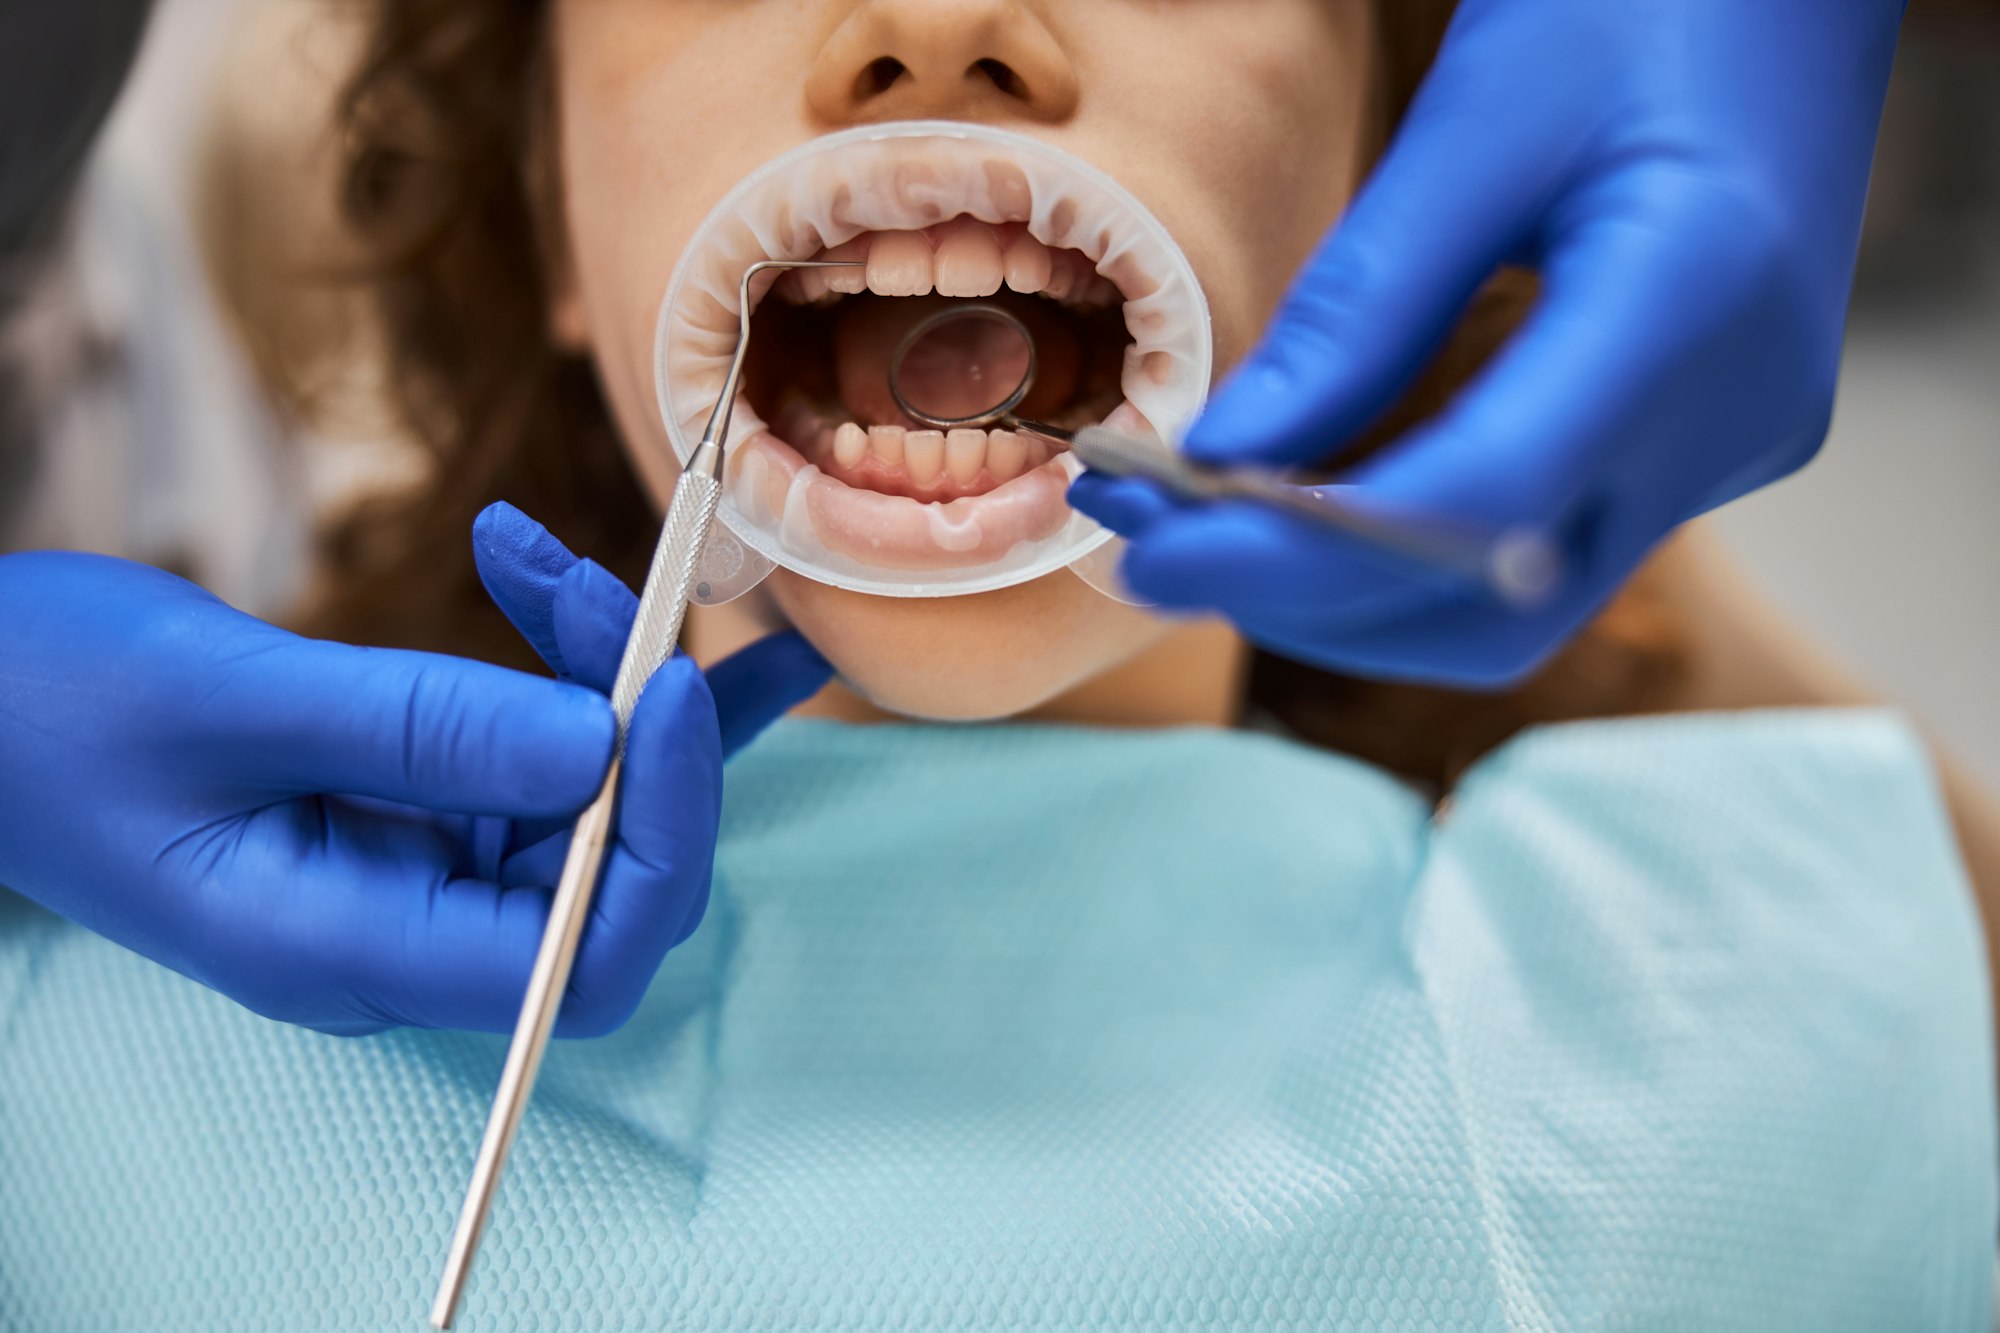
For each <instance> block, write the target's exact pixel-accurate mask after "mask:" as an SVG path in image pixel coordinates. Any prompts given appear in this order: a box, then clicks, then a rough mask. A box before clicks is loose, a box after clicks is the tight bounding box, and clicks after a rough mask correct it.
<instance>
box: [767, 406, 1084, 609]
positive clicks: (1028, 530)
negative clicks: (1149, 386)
mask: <svg viewBox="0 0 2000 1333" xmlns="http://www.w3.org/2000/svg"><path fill="white" fill-rule="evenodd" d="M1121 410H1122V409H1121ZM1114 415H1115V414H1114ZM1065 456H1066V455H1059V456H1058V457H1056V458H1053V459H1051V460H1050V461H1048V462H1047V463H1044V464H1043V465H1042V466H1040V467H1038V468H1036V469H1034V470H1033V471H1032V472H1027V473H1024V474H1022V475H1021V476H1018V477H1016V478H1014V479H1013V480H1012V481H1009V482H1007V483H1005V484H1004V485H1000V486H996V487H994V488H993V489H992V490H990V491H987V492H986V493H985V494H983V495H969V496H965V497H963V498H962V499H957V500H951V501H947V502H944V503H936V502H932V503H925V502H921V501H917V500H912V499H909V498H908V497H906V496H901V495H883V494H881V493H880V492H877V491H866V490H862V489H860V488H859V487H855V486H849V485H846V484H845V483H843V482H840V481H836V480H835V479H834V478H832V477H829V476H827V475H826V474H825V473H823V472H821V471H820V470H819V469H818V468H812V475H811V477H810V478H809V479H808V480H807V481H806V482H805V483H804V487H803V490H802V493H801V494H800V495H799V496H797V497H794V496H793V494H792V492H793V487H794V486H795V485H797V484H798V478H799V475H800V473H802V472H804V471H805V470H806V469H807V468H808V467H809V466H810V465H809V464H807V462H806V460H805V459H804V458H803V457H801V456H800V454H799V452H798V451H797V450H796V449H794V448H792V446H791V445H789V444H786V443H785V442H784V441H783V440H781V439H779V438H778V437H777V436H776V435H773V434H772V433H771V432H770V431H768V430H760V431H758V432H756V433H755V434H754V435H751V436H750V437H748V438H747V439H745V440H744V441H743V443H742V444H740V445H738V446H737V447H736V449H735V451H734V455H733V457H732V458H731V460H730V470H731V472H732V474H737V476H738V477H739V478H747V480H748V481H749V484H751V485H753V486H755V487H756V488H757V491H758V492H759V494H758V497H757V498H758V499H760V500H761V501H762V502H763V504H764V506H765V507H766V509H767V511H768V512H770V513H774V514H783V513H786V512H787V506H788V504H793V505H796V504H801V503H802V504H803V506H804V515H805V517H806V519H807V520H808V521H809V522H810V523H811V524H812V528H813V532H814V534H815V535H816V536H817V537H818V538H819V540H820V541H821V542H822V543H824V544H825V545H826V547H827V549H829V550H831V551H833V552H835V553H836V554H839V555H842V556H846V557H847V558H848V559H851V560H854V561H856V562H857V563H860V564H863V565H869V566H873V567H875V568H878V569H884V570H900V571H909V572H929V573H934V572H936V571H939V570H946V569H966V568H970V567H972V566H976V565H985V564H991V563H993V562H994V561H996V560H999V559H1001V558H1002V557H1003V556H1005V555H1006V554H1007V553H1008V552H1009V551H1011V550H1013V549H1014V548H1015V547H1016V546H1018V545H1020V544H1021V543H1022V542H1032V541H1042V540H1045V539H1047V538H1049V537H1053V536H1054V535H1055V534H1056V533H1057V532H1058V531H1060V530H1061V528H1062V527H1063V525H1064V524H1065V523H1067V522H1068V521H1069V519H1070V509H1069V506H1068V504H1067V503H1066V502H1065V501H1064V495H1065V493H1066V492H1067V491H1068V489H1069V474H1068V472H1066V471H1065V470H1064V467H1063V462H1062V459H1063V457H1065ZM738 469H742V470H743V471H742V473H740V474H739V473H738ZM733 484H742V482H741V480H737V481H735V482H734V483H733Z"/></svg>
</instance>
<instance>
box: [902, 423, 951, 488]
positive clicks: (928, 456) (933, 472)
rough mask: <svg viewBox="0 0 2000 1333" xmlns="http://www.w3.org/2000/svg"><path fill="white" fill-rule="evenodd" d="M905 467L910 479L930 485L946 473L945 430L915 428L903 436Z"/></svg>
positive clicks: (919, 483)
mask: <svg viewBox="0 0 2000 1333" xmlns="http://www.w3.org/2000/svg"><path fill="white" fill-rule="evenodd" d="M903 468H904V470H905V471H907V472H908V473H909V474H910V480H912V481H914V482H916V483H917V485H919V486H929V485H931V484H932V483H934V482H935V481H937V479H938V478H939V477H942V476H943V475H944V432H943V431H941V430H913V431H910V432H909V433H908V434H906V435H905V436H904V437H903Z"/></svg>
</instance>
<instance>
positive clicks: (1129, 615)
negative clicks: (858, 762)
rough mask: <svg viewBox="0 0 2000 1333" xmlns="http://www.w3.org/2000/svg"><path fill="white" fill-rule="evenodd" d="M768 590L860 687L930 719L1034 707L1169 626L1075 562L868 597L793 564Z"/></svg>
mask: <svg viewBox="0 0 2000 1333" xmlns="http://www.w3.org/2000/svg"><path fill="white" fill-rule="evenodd" d="M768 586H769V588H770V592H771V595H772V599H773V601H774V602H775V603H776V604H777V606H778V609H779V610H780V611H781V612H782V613H783V615H784V617H785V619H786V620H788V621H790V622H791V623H792V624H793V625H794V626H796V627H797V628H798V629H799V630H800V632H802V633H803V634H804V635H805V636H806V637H807V638H808V639H810V640H812V642H813V645H814V646H815V647H817V648H818V649H819V650H820V652H822V653H824V654H825V655H826V658H827V660H828V661H830V662H832V663H833V665H834V667H835V669H836V670H837V671H839V673H840V676H841V679H842V681H843V682H844V683H845V684H846V685H847V686H848V687H849V688H850V689H852V690H854V691H855V692H856V693H858V694H860V695H861V696H862V697H863V698H864V699H866V700H867V701H868V702H869V703H871V704H873V705H874V706H875V707H877V708H879V709H882V710H883V711H885V712H889V713H895V714H899V715H901V716H904V717H910V718H919V719H924V720H927V721H939V722H983V721H993V720H996V719H1000V718H1008V717H1018V716H1020V715H1022V714H1025V713H1032V712H1034V711H1035V710H1036V709H1038V708H1040V707H1042V706H1043V705H1044V704H1047V703H1049V702H1051V701H1052V700H1054V699H1057V698H1059V697H1060V696H1062V695H1064V694H1066V693H1068V692H1069V691H1070V690H1072V689H1074V688H1076V687H1077V686H1078V685H1081V684H1083V683H1084V682H1086V681H1088V680H1090V679H1091V678H1092V677H1094V676H1097V675H1100V674H1102V673H1103V672H1105V671H1107V670H1110V669H1112V668H1113V667H1115V666H1118V665H1121V664H1123V663H1124V662H1126V661H1129V660H1130V659H1131V658H1133V657H1134V656H1136V655H1138V654H1139V653H1140V652H1142V651H1144V650H1145V649H1146V648H1148V647H1150V646H1151V645H1152V644H1154V643H1156V642H1158V641H1159V640H1160V639H1161V638H1163V637H1164V636H1165V635H1166V633H1167V632H1168V625H1167V624H1166V622H1164V621H1161V620H1158V619H1156V618H1155V617H1153V616H1151V615H1148V614H1147V613H1146V612H1144V611H1141V610H1139V609H1137V608H1135V607H1129V606H1125V605H1123V604H1121V603H1118V602H1114V601H1112V600H1111V599H1110V598H1108V597H1105V596H1104V595H1103V594H1102V593H1099V592H1096V591H1095V590H1093V589H1092V588H1091V587H1090V586H1089V585H1087V584H1085V583H1084V582H1083V581H1082V580H1081V579H1079V578H1077V577H1076V576H1075V575H1074V574H1071V573H1070V572H1068V571H1067V570H1059V571H1057V572H1056V573H1053V574H1049V575H1046V576H1044V577H1043V578H1039V579H1036V580H1034V581H1033V582H1030V583H1025V584H1021V585H1020V586H1018V587H1013V588H1003V589H1001V590H999V591H997V592H988V593H979V594H976V595H973V596H968V597H939V598H897V597H870V596H866V595H864V594H861V593H853V592H846V591H843V590H841V589H839V588H832V587H828V586H826V585H825V584H819V583H813V582H811V581H809V580H806V579H803V578H799V577H798V576H796V575H792V574H789V573H786V572H783V571H780V572H779V573H778V574H776V575H774V576H773V577H772V579H771V582H770V584H769V585H768Z"/></svg>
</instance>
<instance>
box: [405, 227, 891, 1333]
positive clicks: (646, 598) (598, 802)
mask: <svg viewBox="0 0 2000 1333" xmlns="http://www.w3.org/2000/svg"><path fill="white" fill-rule="evenodd" d="M856 267H860V265H859V264H858V263H856V262H854V261H847V260H818V259H815V260H782V259H767V260H764V261H762V262H760V263H756V264H752V265H751V266H750V267H749V268H747V269H745V270H744V272H743V280H742V283H741V284H740V285H739V287H738V289H737V301H738V305H737V310H738V324H739V333H738V340H737V345H736V355H735V357H734V358H733V359H732V360H731V361H730V363H729V375H728V378H727V379H726V380H725V381H724V382H723V386H722V397H721V399H720V401H718V402H717V403H716V405H715V410H714V411H713V412H712V413H710V414H709V418H708V426H707V428H706V429H704V430H703V431H702V433H701V443H700V445H699V446H698V447H697V448H696V449H695V451H694V454H693V456H692V457H690V458H689V459H688V462H687V467H686V468H685V469H683V470H682V472H681V477H680V480H679V481H678V482H677V483H675V485H674V497H673V501H672V503H671V504H670V505H669V506H668V507H667V518H666V522H665V524H664V525H663V526H662V527H661V529H660V543H659V545H658V546H657V547H655V548H654V550H653V563H652V567H651V569H649V570H648V571H647V574H646V587H645V591H644V592H643V593H641V594H640V597H639V613H638V617H637V619H635V620H634V621H633V623H632V634H631V637H630V638H629V639H627V640H626V641H625V656H624V658H623V659H622V660H621V661H620V662H619V664H618V678H617V681H616V683H615V684H614V685H613V686H612V690H611V709H612V713H613V714H614V715H615V716H616V718H617V722H618V742H617V746H616V748H615V750H614V751H613V755H612V760H611V770H610V772H608V773H606V774H605V776H604V785H603V787H601V788H600V789H599V790H598V793H597V797H596V799H595V800H593V801H592V802H591V803H590V807H589V808H588V809H586V810H585V811H584V812H583V814H582V816H581V817H580V818H578V820H577V821H576V832H575V833H574V835H572V837H571V840H570V845H569V856H568V858H567V859H566V860H565V861H564V862H563V870H562V878H561V880H560V881H558V883H557V885H556V895H555V901H554V904H553V905H552V906H551V907H550V909H549V923H548V925H547V927H545V928H544V930H543V932H542V944H541V948H540V950H539V951H538V952H537V953H536V954H535V966H534V969H533V971H531V972H530V973H529V974H528V992H527V995H526V997H525V998H524V999H523V1000H522V1001H521V1017H520V1018H519V1020H518V1021H516V1023H515V1024H514V1036H513V1039H512V1040H511V1041H510V1042H509V1043H508V1045H507V1062H506V1064H505V1065H503V1066H502V1067H501V1071H500V1087H499V1089H498V1091H496V1092H495V1093H494V1094H493V1109H492V1110H491V1111H490V1112H489V1113H488V1115H487V1118H486V1134H485V1137H484V1138H482V1139H481V1140H480V1143H479V1156H478V1158H477V1159H476V1160H475V1161H474V1163H473V1167H472V1181H471V1183H470V1184H469V1185H467V1187H466V1191H465V1203H464V1204H463V1205H462V1206H461V1207H460V1209H459V1213H458V1227H457V1229H456V1230H455V1231H454V1232H453V1233H452V1238H451V1253H450V1255H449V1256H448V1257H447V1259H446V1260H445V1267H444V1277H443V1279H442V1280H441V1281H440V1282H439V1284H438V1292H437V1300H436V1301H435V1302H434V1303H433V1304H432V1306H431V1327H432V1328H439V1329H444V1328H450V1327H451V1323H452V1319H453V1318H454V1317H455V1316H456V1314H457V1311H458V1302H459V1298H460V1297H461V1296H462V1295H463V1294H464V1291H465V1281H466V1278H467V1277H468V1276H469V1275H470V1273H471V1271H472V1261H473V1257H474V1256H475V1255H476V1254H477V1253H478V1251H479V1240H480V1236H481V1234H482V1233H483V1232H484V1231H485V1229H486V1218H487V1214H488V1213H489V1212H490V1211H491V1209H492V1207H493V1197H494V1194H495V1192H496V1191H497V1190H498V1188H499V1185H500V1173H501V1171H502V1170H503V1169H504V1168H505V1166H506V1164H507V1153H508V1150H509V1149H511V1148H512V1147H513V1146H514V1135H515V1133H516V1131H518V1130H519V1129H520V1127H521V1117H522V1115H523V1114H525V1113H526V1111H527V1109H528V1098H529V1096H530V1095H531V1094H532V1093H533V1092H534V1088H535V1075H536V1074H537V1073H539V1072H540V1070H541V1066H542V1054H543V1052H544V1051H546V1050H547V1049H548V1044H549V1034H550V1032H551V1031H552V1030H553V1029H554V1027H555V1021H556V1012H557V1010H558V1009H559V1008H560V1007H561V1005H562V997H563V993H564V991H566V990H567V989H568V987H569V974H570V969H571V968H572V967H573V966H574V965H575V963H576V950H577V945H578V944H579V943H580V942H581V941H582V939H583V926H584V922H586V921H588V920H589V919H590V902H591V899H592V898H593V897H594V896H595V895H596V893H597V881H598V876H599V875H600V874H601V873H602V871H603V868H604V853H605V849H606V847H607V845H608V844H609V843H610V841H611V835H612V826H613V823H614V817H615V815H616V813H617V808H618V779H619V776H620V774H621V773H622V771H623V770H624V766H625V741H626V733H627V731H628V729H629V728H630V727H631V724H632V710H633V709H634V708H635V707H636V706H637V705H638V702H639V695H640V693H641V692H642V691H643V690H644V689H645V688H646V683H647V682H648V681H650V680H651V679H652V678H653V673H655V672H656V671H658V670H659V669H660V667H661V666H662V665H664V664H665V662H666V660H667V658H668V657H669V656H671V655H672V653H673V651H674V645H675V644H676V643H677V642H679V640H680V636H681V622H682V621H683V620H684V619H685V618H686V616H687V606H688V596H689V594H690V593H691V592H692V591H693V585H694V573H695V566H696V565H697V564H699V563H700V561H701V549H702V546H703V544H704V543H705V542H706V541H707V540H708V530H709V528H710V527H711V526H713V524H714V522H715V510H716V505H717V503H718V501H719V500H720V499H721V496H722V464H723V447H724V442H725V441H726V440H727V439H728V437H729V418H730V415H731V413H732V412H733V411H734V409H735V406H736V391H737V389H738V388H739V387H740V385H741V383H742V379H743V361H744V357H745V356H746V355H748V353H749V350H750V280H751V279H752V278H755V277H756V276H757V275H758V274H759V273H763V272H765V271H766V270H770V269H787V268H856Z"/></svg>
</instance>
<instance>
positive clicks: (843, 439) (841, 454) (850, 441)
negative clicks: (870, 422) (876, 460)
mask: <svg viewBox="0 0 2000 1333" xmlns="http://www.w3.org/2000/svg"><path fill="white" fill-rule="evenodd" d="M867 456H868V432H867V431H865V430H863V429H861V427H860V426H859V425H858V424H856V423H855V422H852V421H843V422H841V423H840V429H839V430H837V431H835V432H834V433H833V457H834V460H835V461H836V462H838V463H839V464H840V465H841V466H842V467H856V466H858V465H859V464H860V462H861V460H862V459H864V458H866V457H867Z"/></svg>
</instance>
